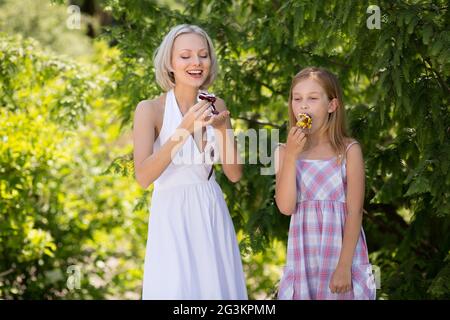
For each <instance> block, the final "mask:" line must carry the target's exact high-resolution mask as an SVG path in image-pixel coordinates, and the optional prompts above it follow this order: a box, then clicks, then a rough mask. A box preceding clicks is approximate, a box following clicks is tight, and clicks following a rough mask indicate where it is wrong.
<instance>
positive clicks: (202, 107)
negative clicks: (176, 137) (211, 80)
mask: <svg viewBox="0 0 450 320" xmlns="http://www.w3.org/2000/svg"><path fill="white" fill-rule="evenodd" d="M210 106H211V103H210V102H208V101H206V100H202V101H200V102H198V103H197V104H195V105H194V106H192V107H191V108H190V109H189V110H188V112H186V113H185V115H184V116H183V120H181V124H180V128H182V129H185V130H187V131H189V133H191V134H192V133H193V132H194V131H196V130H200V129H201V128H203V127H205V126H206V125H208V124H210V123H211V120H212V118H211V114H212V113H211V108H210Z"/></svg>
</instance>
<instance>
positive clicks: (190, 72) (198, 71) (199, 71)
mask: <svg viewBox="0 0 450 320" xmlns="http://www.w3.org/2000/svg"><path fill="white" fill-rule="evenodd" d="M188 73H189V74H201V73H202V71H201V70H195V71H188Z"/></svg>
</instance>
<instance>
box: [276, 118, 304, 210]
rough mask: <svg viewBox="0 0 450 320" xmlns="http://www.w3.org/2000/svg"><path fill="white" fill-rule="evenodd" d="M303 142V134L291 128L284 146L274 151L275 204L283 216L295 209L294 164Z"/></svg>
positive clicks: (295, 173)
mask: <svg viewBox="0 0 450 320" xmlns="http://www.w3.org/2000/svg"><path fill="white" fill-rule="evenodd" d="M305 142H306V136H305V134H304V133H302V132H301V130H300V129H299V128H297V127H293V128H292V129H291V130H290V131H289V135H288V141H287V144H286V146H284V145H280V146H279V147H278V148H276V149H275V174H276V176H275V178H276V182H275V202H276V204H277V206H278V209H280V211H281V213H283V214H285V215H291V214H293V213H294V212H295V209H296V208H297V182H296V176H297V169H296V162H297V158H298V156H299V154H300V153H301V152H302V150H303V147H304V145H305Z"/></svg>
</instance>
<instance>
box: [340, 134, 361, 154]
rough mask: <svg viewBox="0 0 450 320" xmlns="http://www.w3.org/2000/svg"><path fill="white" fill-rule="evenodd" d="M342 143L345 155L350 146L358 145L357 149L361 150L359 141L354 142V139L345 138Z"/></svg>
mask: <svg viewBox="0 0 450 320" xmlns="http://www.w3.org/2000/svg"><path fill="white" fill-rule="evenodd" d="M344 143H345V153H347V152H348V150H349V149H350V148H351V147H352V146H355V145H358V146H359V148H361V147H360V145H359V144H360V143H359V141H358V140H356V139H354V138H350V137H348V138H345V139H344Z"/></svg>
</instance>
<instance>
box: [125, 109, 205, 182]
mask: <svg viewBox="0 0 450 320" xmlns="http://www.w3.org/2000/svg"><path fill="white" fill-rule="evenodd" d="M207 108H208V104H207V102H205V101H202V102H200V103H198V104H196V105H195V106H193V107H192V108H190V109H189V111H188V112H187V113H186V114H185V116H184V117H183V120H182V122H181V124H180V126H179V128H178V130H175V132H174V133H173V135H172V136H171V137H170V138H169V139H168V140H167V142H166V143H164V145H162V147H161V149H160V150H158V152H156V153H153V143H154V141H155V118H156V117H155V112H156V102H155V101H148V100H145V101H141V102H139V104H138V105H137V107H136V111H135V114H134V120H133V146H134V148H133V160H134V171H135V176H136V180H137V182H138V183H139V185H140V186H141V187H142V188H144V189H146V188H148V186H149V185H150V184H152V183H153V182H154V181H155V180H156V179H157V178H158V177H159V176H160V175H161V174H162V173H163V171H164V170H165V169H166V168H167V167H168V166H169V164H170V162H171V161H172V155H175V154H176V152H177V151H178V150H179V149H180V148H181V147H182V145H183V144H184V143H185V142H186V140H187V139H188V137H189V135H190V134H191V132H192V130H193V124H194V121H195V120H200V121H202V119H204V117H205V116H206V114H205V111H207Z"/></svg>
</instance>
